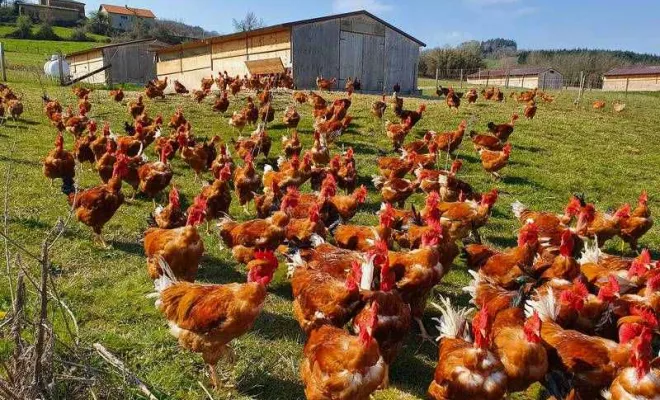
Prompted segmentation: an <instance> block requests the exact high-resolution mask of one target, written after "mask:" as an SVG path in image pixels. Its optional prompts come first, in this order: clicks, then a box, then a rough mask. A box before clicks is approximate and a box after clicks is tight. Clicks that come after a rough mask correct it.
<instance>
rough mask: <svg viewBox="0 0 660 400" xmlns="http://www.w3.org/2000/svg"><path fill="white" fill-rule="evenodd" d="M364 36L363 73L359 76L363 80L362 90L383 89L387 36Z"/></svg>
mask: <svg viewBox="0 0 660 400" xmlns="http://www.w3.org/2000/svg"><path fill="white" fill-rule="evenodd" d="M363 36H364V48H363V58H362V73H360V74H358V75H357V76H358V77H359V78H360V81H361V82H362V90H366V91H370V92H374V91H382V90H383V84H384V83H385V37H384V36H373V35H363Z"/></svg>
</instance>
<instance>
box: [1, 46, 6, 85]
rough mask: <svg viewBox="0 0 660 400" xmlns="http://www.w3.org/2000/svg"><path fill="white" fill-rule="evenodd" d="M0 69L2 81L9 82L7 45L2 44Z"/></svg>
mask: <svg viewBox="0 0 660 400" xmlns="http://www.w3.org/2000/svg"><path fill="white" fill-rule="evenodd" d="M0 69H2V81H3V82H7V70H6V68H5V45H4V43H2V42H0Z"/></svg>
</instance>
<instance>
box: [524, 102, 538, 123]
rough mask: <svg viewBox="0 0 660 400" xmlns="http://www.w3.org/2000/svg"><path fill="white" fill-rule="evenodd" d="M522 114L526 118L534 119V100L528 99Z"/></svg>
mask: <svg viewBox="0 0 660 400" xmlns="http://www.w3.org/2000/svg"><path fill="white" fill-rule="evenodd" d="M523 115H524V116H525V118H527V119H534V116H535V115H536V103H535V102H534V100H530V101H529V102H528V103H527V105H526V106H525V110H524V111H523Z"/></svg>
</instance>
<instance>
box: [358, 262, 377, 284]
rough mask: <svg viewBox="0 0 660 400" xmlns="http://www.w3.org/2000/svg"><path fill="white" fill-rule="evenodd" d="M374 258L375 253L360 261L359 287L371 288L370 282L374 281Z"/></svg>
mask: <svg viewBox="0 0 660 400" xmlns="http://www.w3.org/2000/svg"><path fill="white" fill-rule="evenodd" d="M374 258H375V255H372V256H367V258H366V259H365V260H364V262H363V263H362V279H360V289H362V290H371V284H372V283H373V281H374Z"/></svg>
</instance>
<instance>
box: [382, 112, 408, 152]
mask: <svg viewBox="0 0 660 400" xmlns="http://www.w3.org/2000/svg"><path fill="white" fill-rule="evenodd" d="M411 129H412V120H411V119H410V118H407V119H406V120H405V121H404V122H403V123H402V124H393V123H391V122H390V121H387V122H386V123H385V130H386V131H387V137H388V138H389V139H390V140H391V141H392V147H393V148H394V151H399V149H400V148H401V145H403V142H404V140H405V139H406V136H407V135H408V133H409V132H410V130H411Z"/></svg>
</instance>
